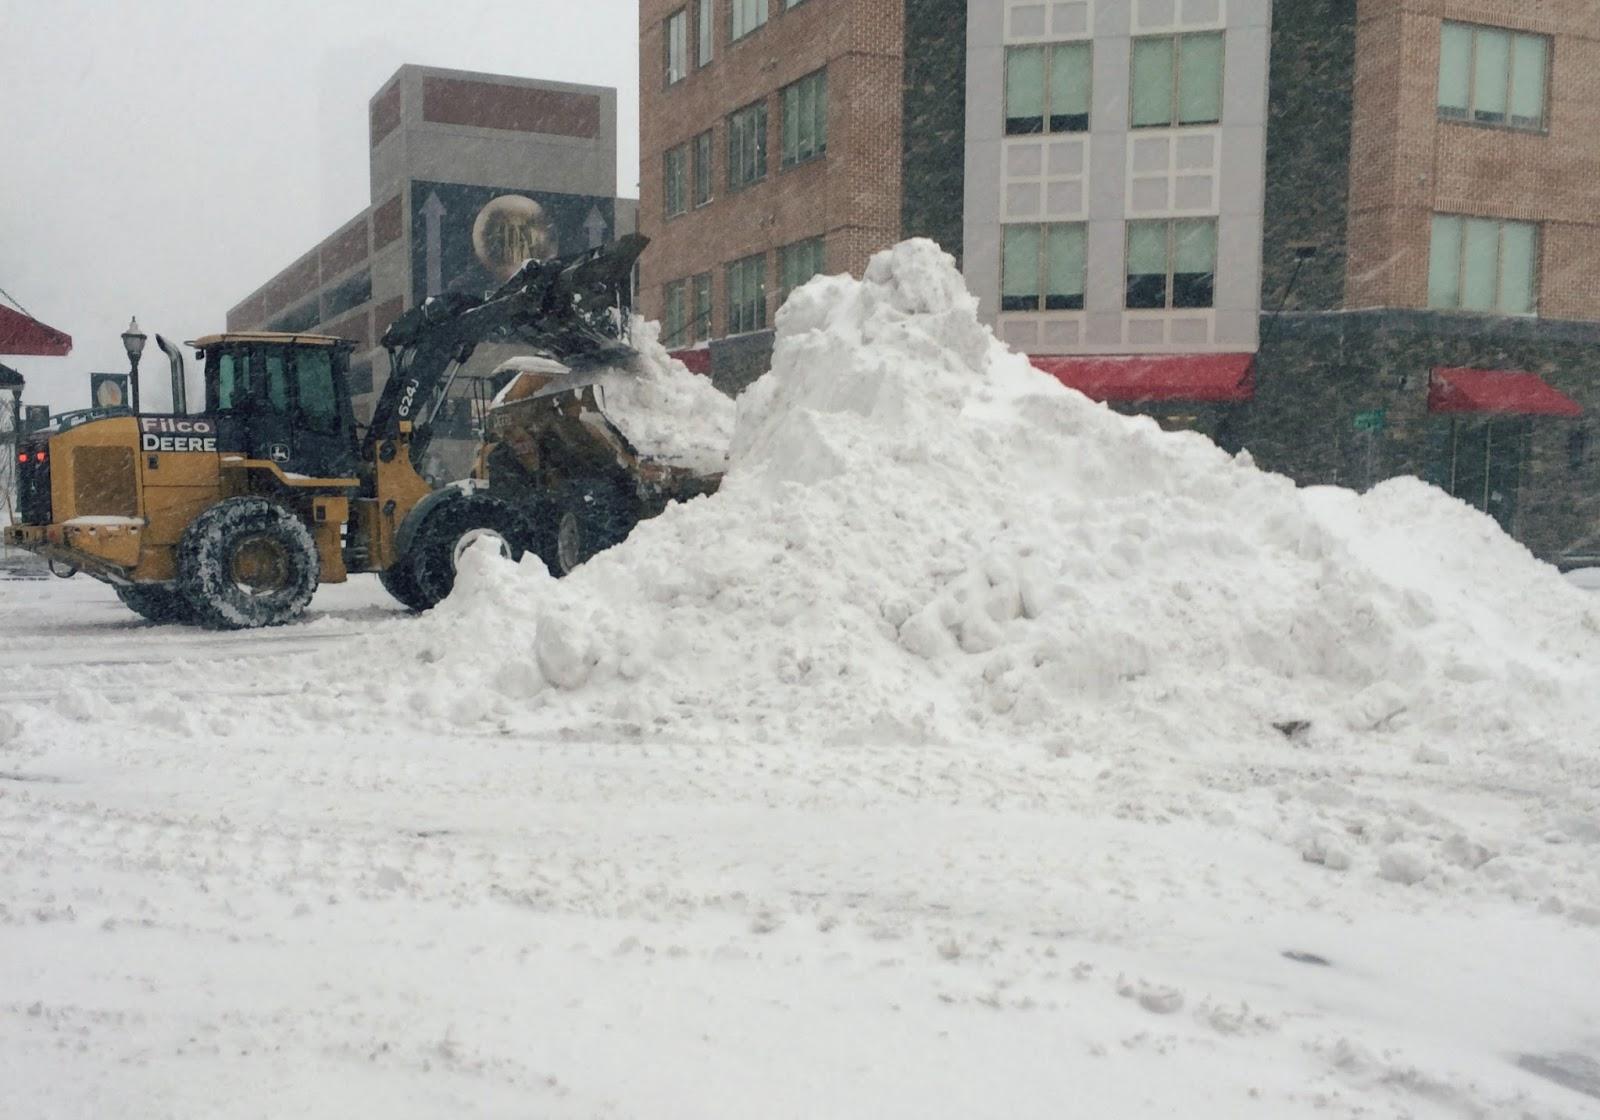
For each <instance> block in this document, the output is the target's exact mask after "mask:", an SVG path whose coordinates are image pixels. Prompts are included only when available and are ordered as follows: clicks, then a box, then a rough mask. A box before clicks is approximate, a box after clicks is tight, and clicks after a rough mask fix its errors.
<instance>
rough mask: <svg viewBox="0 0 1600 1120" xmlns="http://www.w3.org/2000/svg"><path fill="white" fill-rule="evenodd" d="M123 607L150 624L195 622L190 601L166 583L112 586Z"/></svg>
mask: <svg viewBox="0 0 1600 1120" xmlns="http://www.w3.org/2000/svg"><path fill="white" fill-rule="evenodd" d="M111 589H112V590H113V591H115V592H116V594H117V598H118V599H120V600H122V605H123V606H125V607H127V608H128V609H129V610H131V611H132V612H133V613H134V614H136V615H138V616H139V617H140V618H143V619H145V620H147V621H149V622H160V623H176V624H180V625H181V624H185V623H192V622H194V620H195V618H194V611H192V610H191V609H190V608H189V601H188V600H187V599H185V598H184V596H183V594H182V592H180V591H179V590H178V589H177V588H176V587H171V586H168V585H167V584H164V583H133V584H112V585H111Z"/></svg>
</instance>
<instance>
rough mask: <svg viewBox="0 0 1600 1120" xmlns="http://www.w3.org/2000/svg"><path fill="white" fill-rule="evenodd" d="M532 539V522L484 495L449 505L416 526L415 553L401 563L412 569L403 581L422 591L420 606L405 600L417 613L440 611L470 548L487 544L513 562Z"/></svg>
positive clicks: (412, 548) (411, 552) (466, 496)
mask: <svg viewBox="0 0 1600 1120" xmlns="http://www.w3.org/2000/svg"><path fill="white" fill-rule="evenodd" d="M531 537H532V531H531V529H530V527H529V525H528V520H527V518H526V517H524V516H523V514H522V513H521V512H520V511H519V510H518V509H517V508H516V507H515V506H513V505H511V504H510V503H509V502H502V501H500V500H499V499H497V498H490V497H487V496H486V495H483V494H468V495H465V496H463V497H460V498H457V499H455V500H453V501H448V502H445V503H444V504H443V505H441V506H439V507H438V508H436V509H434V510H433V511H432V512H430V513H429V514H428V516H427V520H425V521H424V522H423V523H422V524H421V525H419V526H417V533H416V536H415V537H413V538H412V541H411V549H410V552H409V553H408V554H407V555H406V556H403V557H401V559H400V564H401V566H402V567H403V568H407V569H409V573H408V574H407V575H404V576H402V577H401V578H402V579H409V580H410V581H411V582H412V583H413V584H414V585H415V587H416V590H417V599H416V602H415V603H409V602H406V600H404V599H401V600H400V601H401V602H403V603H406V606H408V607H411V608H412V609H413V610H427V609H428V608H430V607H434V606H437V605H438V604H439V603H441V602H443V601H444V599H445V597H446V596H448V595H449V594H450V592H451V591H453V590H454V589H455V585H456V565H457V564H459V563H460V561H461V557H462V556H463V555H465V554H466V552H467V550H468V549H470V548H472V547H473V546H474V545H475V544H477V543H479V542H480V541H484V540H487V541H490V542H491V543H493V544H494V545H496V546H497V547H498V548H499V550H500V554H501V555H502V556H504V557H506V558H507V559H508V560H521V559H522V554H523V552H524V551H526V550H527V547H528V542H529V540H530V539H531ZM385 586H387V584H386V585H385ZM390 592H391V594H393V592H394V589H393V588H390ZM395 598H397V599H399V598H400V596H399V595H395Z"/></svg>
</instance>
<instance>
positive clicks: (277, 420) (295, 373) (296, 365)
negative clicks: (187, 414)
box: [195, 332, 357, 478]
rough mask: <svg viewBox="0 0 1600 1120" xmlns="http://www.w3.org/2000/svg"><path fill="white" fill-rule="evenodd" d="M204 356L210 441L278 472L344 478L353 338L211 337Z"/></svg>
mask: <svg viewBox="0 0 1600 1120" xmlns="http://www.w3.org/2000/svg"><path fill="white" fill-rule="evenodd" d="M195 346H196V348H197V349H199V350H200V351H201V352H202V353H203V354H204V358H205V386H206V413H207V415H210V416H214V417H216V419H217V446H218V447H219V448H222V449H223V450H224V451H225V452H232V453H234V454H241V455H244V456H246V457H247V458H251V459H264V460H267V461H268V462H271V463H273V464H275V465H276V466H277V467H278V468H279V469H280V470H282V471H284V472H285V473H286V474H298V475H305V476H307V477H310V478H347V477H350V476H352V475H354V474H355V472H356V465H357V448H356V429H355V414H354V412H353V410H352V409H351V405H350V390H349V383H348V380H347V377H346V374H347V372H348V370H349V365H350V352H351V350H352V349H354V343H351V342H349V341H347V340H345V339H340V338H331V337H328V336H325V335H280V334H268V333H265V332H262V333H252V334H228V335H214V336H212V337H210V338H203V339H199V340H197V341H196V342H195Z"/></svg>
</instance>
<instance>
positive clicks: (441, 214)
mask: <svg viewBox="0 0 1600 1120" xmlns="http://www.w3.org/2000/svg"><path fill="white" fill-rule="evenodd" d="M615 217H616V208H615V202H614V200H613V199H610V198H602V197H599V196H596V195H578V194H555V193H553V192H551V191H531V190H515V189H510V188H501V187H474V186H466V185H464V184H461V183H430V182H426V181H423V180H420V179H415V180H412V183H411V286H412V300H413V302H414V303H421V302H422V301H423V300H424V299H426V298H427V297H428V296H430V295H438V294H439V293H440V292H447V291H468V292H472V291H480V292H481V291H488V290H489V289H491V288H494V287H497V286H499V285H500V284H503V283H504V282H505V281H507V280H509V279H510V278H511V275H512V274H513V273H514V272H516V271H517V269H518V268H520V267H521V265H522V262H523V261H525V260H528V259H530V258H532V259H536V260H543V259H546V258H549V257H562V256H566V255H568V254H569V253H576V252H580V251H582V250H583V249H588V248H593V247H594V246H596V245H603V244H605V243H606V242H607V241H610V240H611V239H612V237H613V236H614V235H615V232H614V231H615V227H614V221H615Z"/></svg>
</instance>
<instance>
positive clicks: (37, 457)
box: [33, 451, 50, 463]
mask: <svg viewBox="0 0 1600 1120" xmlns="http://www.w3.org/2000/svg"><path fill="white" fill-rule="evenodd" d="M49 457H50V452H48V451H35V452H34V453H33V461H34V462H35V463H42V462H44V461H45V460H46V459H48V458H49Z"/></svg>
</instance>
